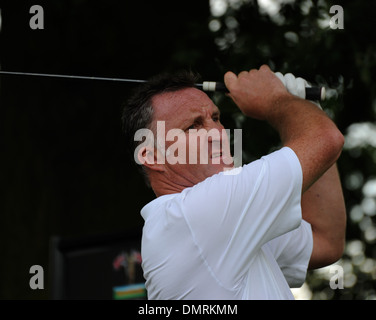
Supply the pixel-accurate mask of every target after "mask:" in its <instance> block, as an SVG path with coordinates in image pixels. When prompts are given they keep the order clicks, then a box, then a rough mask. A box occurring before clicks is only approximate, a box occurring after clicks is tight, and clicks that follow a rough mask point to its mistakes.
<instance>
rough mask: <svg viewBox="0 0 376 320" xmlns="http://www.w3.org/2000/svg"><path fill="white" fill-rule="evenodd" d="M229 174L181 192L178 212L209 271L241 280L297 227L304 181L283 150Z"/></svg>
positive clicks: (289, 154) (290, 152) (289, 152)
mask: <svg viewBox="0 0 376 320" xmlns="http://www.w3.org/2000/svg"><path fill="white" fill-rule="evenodd" d="M234 170H237V171H234V172H232V174H228V173H220V174H217V175H214V176H212V177H210V178H208V179H206V180H205V181H203V182H201V183H199V184H197V185H196V186H194V187H192V188H189V189H185V190H184V191H183V193H182V197H183V199H182V206H181V210H182V214H183V216H184V217H185V219H186V222H187V224H188V226H189V228H190V230H191V234H192V237H193V240H194V241H195V243H196V245H197V247H198V249H199V250H200V251H201V255H202V258H203V259H205V263H206V264H207V265H208V266H210V268H212V270H214V271H213V272H215V273H217V274H218V273H221V272H224V273H228V271H229V270H231V273H232V274H234V276H238V277H241V276H242V275H244V272H246V270H248V268H249V265H250V263H252V257H253V255H254V253H255V251H257V250H259V249H260V248H261V247H262V246H263V245H264V244H266V243H267V242H268V241H270V240H272V239H274V238H276V237H279V236H281V235H283V234H285V233H287V232H290V231H292V230H294V229H296V228H298V227H299V226H300V224H301V219H302V216H301V206H300V200H301V188H302V179H303V178H302V170H301V166H300V162H299V159H298V158H297V156H296V154H295V153H294V151H293V150H292V149H290V148H288V147H284V148H282V149H280V150H278V151H275V152H273V153H271V154H269V155H267V156H264V157H262V158H261V159H259V160H256V161H254V162H252V163H250V164H247V165H244V166H243V167H241V168H237V169H234ZM219 276H221V275H220V274H219ZM224 277H225V276H224ZM227 277H228V276H227ZM232 280H233V281H234V279H232ZM235 281H236V279H235Z"/></svg>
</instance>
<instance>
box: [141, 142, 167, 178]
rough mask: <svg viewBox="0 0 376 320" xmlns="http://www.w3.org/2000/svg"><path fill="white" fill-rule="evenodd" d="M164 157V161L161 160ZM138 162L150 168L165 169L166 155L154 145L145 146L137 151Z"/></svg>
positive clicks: (161, 170)
mask: <svg viewBox="0 0 376 320" xmlns="http://www.w3.org/2000/svg"><path fill="white" fill-rule="evenodd" d="M161 159H162V161H161ZM137 160H138V163H139V164H141V165H143V166H145V167H147V168H149V169H150V170H155V171H160V172H163V171H165V167H164V163H165V162H164V160H165V159H164V157H163V155H162V154H161V152H160V151H159V150H158V149H157V148H154V147H152V146H143V147H142V148H140V149H138V151H137Z"/></svg>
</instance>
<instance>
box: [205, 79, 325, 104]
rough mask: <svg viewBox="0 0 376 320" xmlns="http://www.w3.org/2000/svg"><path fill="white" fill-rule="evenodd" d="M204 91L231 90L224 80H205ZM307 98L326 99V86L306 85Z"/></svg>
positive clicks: (314, 99)
mask: <svg viewBox="0 0 376 320" xmlns="http://www.w3.org/2000/svg"><path fill="white" fill-rule="evenodd" d="M202 89H203V90H204V91H219V92H229V91H228V90H227V88H226V86H225V84H224V83H222V82H214V81H204V82H203V84H202ZM305 91H306V97H305V98H306V100H313V101H323V100H325V88H324V87H306V88H305Z"/></svg>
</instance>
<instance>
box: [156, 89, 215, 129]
mask: <svg viewBox="0 0 376 320" xmlns="http://www.w3.org/2000/svg"><path fill="white" fill-rule="evenodd" d="M152 104H153V109H154V116H153V120H154V121H161V120H164V121H166V122H167V121H173V120H178V119H180V118H181V119H183V118H190V117H192V116H198V115H201V114H205V113H207V112H210V113H213V112H218V108H217V106H216V105H215V104H214V103H213V101H212V100H211V99H210V98H209V97H208V96H207V94H206V93H204V92H203V91H201V90H199V89H196V88H185V89H182V90H178V91H174V92H164V93H161V94H158V95H156V96H155V97H153V98H152Z"/></svg>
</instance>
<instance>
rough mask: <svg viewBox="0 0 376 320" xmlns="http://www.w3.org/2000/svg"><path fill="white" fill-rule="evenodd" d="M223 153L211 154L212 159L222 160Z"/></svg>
mask: <svg viewBox="0 0 376 320" xmlns="http://www.w3.org/2000/svg"><path fill="white" fill-rule="evenodd" d="M222 155H223V154H222V152H214V153H212V154H211V156H210V158H211V159H215V158H221V157H222Z"/></svg>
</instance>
